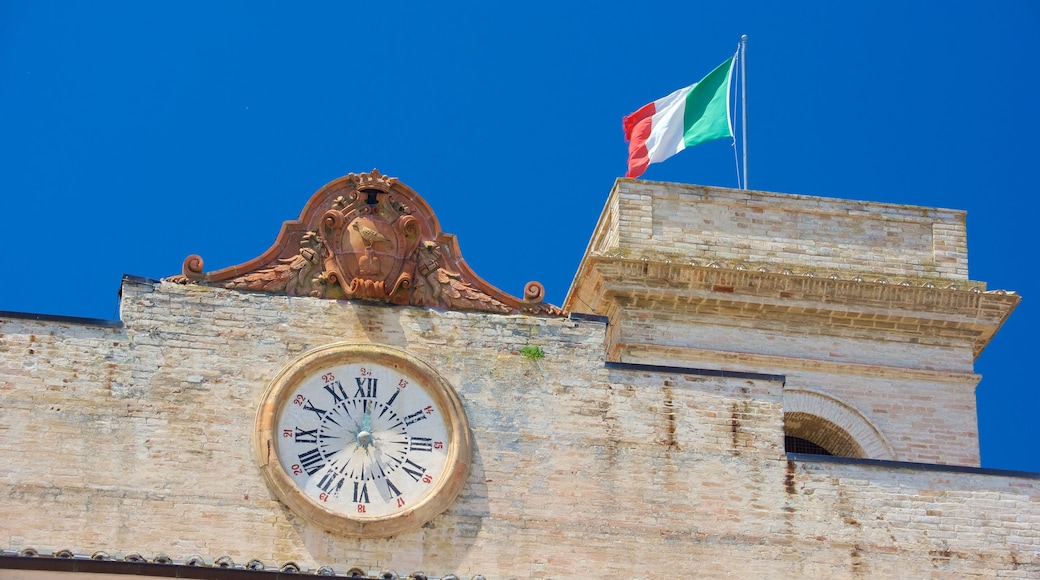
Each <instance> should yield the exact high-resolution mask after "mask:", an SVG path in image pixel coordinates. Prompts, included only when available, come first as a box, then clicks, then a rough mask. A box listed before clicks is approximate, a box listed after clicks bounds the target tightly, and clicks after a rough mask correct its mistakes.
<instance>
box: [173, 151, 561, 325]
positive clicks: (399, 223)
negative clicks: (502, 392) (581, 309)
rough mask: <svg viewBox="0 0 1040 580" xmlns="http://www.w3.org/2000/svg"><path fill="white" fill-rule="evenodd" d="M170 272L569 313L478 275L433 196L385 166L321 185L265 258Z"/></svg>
mask: <svg viewBox="0 0 1040 580" xmlns="http://www.w3.org/2000/svg"><path fill="white" fill-rule="evenodd" d="M171 280H173V281H175V282H179V283H184V284H190V283H193V284H204V285H208V286H221V287H225V288H236V289H241V290H256V291H262V292H271V293H275V294H285V295H288V296H314V297H319V298H332V299H352V300H368V301H376V302H386V303H391V304H411V305H415V306H427V307H432V308H440V309H445V310H476V311H482V312H499V313H503V314H505V313H529V314H542V315H550V316H561V315H562V312H561V311H560V309H559V308H557V307H556V306H553V305H551V304H545V303H544V302H542V299H543V297H544V294H545V292H544V289H543V288H542V285H541V284H539V283H537V282H528V283H527V287H526V288H525V289H524V298H523V299H520V298H516V297H514V296H510V295H509V294H506V293H505V292H502V291H501V290H499V289H498V288H495V287H494V286H492V285H491V284H488V283H487V282H485V281H484V280H483V279H481V278H480V277H479V276H477V275H476V274H475V273H473V271H472V270H470V268H469V266H467V265H466V262H465V261H464V260H463V259H462V254H461V253H460V252H459V248H458V242H457V240H456V238H455V236H453V235H451V234H445V233H443V232H441V230H440V224H439V223H438V222H437V217H436V216H435V215H434V213H433V211H432V210H431V209H430V207H429V205H427V204H426V201H425V200H423V199H422V198H421V197H419V194H417V193H415V192H414V191H413V190H412V189H411V188H409V187H408V186H406V185H404V184H402V183H401V182H399V181H398V180H397V179H396V178H393V177H387V176H384V175H382V174H380V173H379V171H377V170H372V172H371V173H361V174H355V173H351V174H349V175H347V176H345V177H341V178H339V179H337V180H335V181H332V182H331V183H329V184H327V185H325V186H324V187H322V188H321V189H319V190H318V191H317V193H315V194H314V195H313V196H312V197H311V199H310V201H308V202H307V205H306V206H304V208H303V212H302V213H301V214H300V219H299V220H295V221H288V222H285V223H284V224H283V225H282V230H281V232H280V233H279V234H278V238H277V240H275V243H274V245H273V246H271V248H269V249H268V250H267V251H266V252H264V253H263V254H262V255H261V256H259V257H257V258H255V259H253V260H250V261H248V262H246V263H244V264H239V265H237V266H232V267H230V268H224V269H223V270H217V271H215V272H203V262H202V258H201V257H199V256H198V255H191V256H188V257H187V258H186V259H185V260H184V267H183V273H182V274H181V275H179V276H174V277H172V278H171Z"/></svg>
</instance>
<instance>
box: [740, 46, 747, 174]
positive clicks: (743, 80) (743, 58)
mask: <svg viewBox="0 0 1040 580" xmlns="http://www.w3.org/2000/svg"><path fill="white" fill-rule="evenodd" d="M740 100H741V103H740V110H741V112H742V115H743V116H742V118H741V122H740V125H741V127H743V133H744V138H743V141H744V189H747V188H748V187H747V35H746V34H744V35H742V36H741V37H740Z"/></svg>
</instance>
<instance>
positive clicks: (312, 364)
mask: <svg viewBox="0 0 1040 580" xmlns="http://www.w3.org/2000/svg"><path fill="white" fill-rule="evenodd" d="M257 435H258V440H257V450H258V453H259V454H260V458H259V459H260V467H261V470H262V471H263V473H264V476H265V477H266V479H267V480H268V483H269V484H270V485H271V486H272V488H273V489H274V491H275V492H276V494H277V495H278V496H279V498H280V499H282V500H283V501H284V502H285V503H287V504H288V505H289V507H290V508H292V509H293V510H294V511H295V512H297V513H298V514H300V515H301V516H303V517H305V518H307V519H309V520H311V521H314V522H316V523H319V524H321V525H322V526H323V527H325V528H326V529H331V530H333V531H341V532H344V533H347V534H350V535H359V536H368V535H388V534H391V533H396V532H398V531H402V530H404V529H408V528H411V527H415V526H417V525H420V524H422V523H423V522H424V521H426V520H428V519H429V518H431V517H433V516H434V515H436V514H437V513H439V512H440V511H442V510H443V509H444V508H446V507H447V505H448V504H449V503H450V502H451V501H452V500H453V499H454V498H455V496H456V495H457V494H458V491H459V490H460V489H461V487H462V484H463V483H464V480H465V476H466V472H467V469H468V461H469V455H470V442H469V429H468V426H467V424H466V418H465V413H464V411H463V409H462V406H461V403H460V402H459V400H458V397H457V396H456V395H455V393H454V391H453V390H452V389H451V387H450V386H449V385H448V384H447V383H446V382H445V381H443V379H441V378H440V376H439V375H437V374H436V372H434V371H433V369H431V368H429V367H428V366H426V365H425V363H421V362H420V361H418V360H417V359H414V358H413V357H411V356H410V355H408V354H407V353H405V352H403V351H398V350H396V349H390V348H389V347H378V346H373V345H348V344H338V345H330V346H327V347H322V348H319V349H316V350H314V351H311V352H310V353H308V354H306V355H304V356H303V357H301V358H300V359H298V360H297V361H294V362H293V363H290V364H289V365H287V366H286V367H285V368H284V369H283V370H282V372H281V373H279V375H278V377H276V379H275V380H274V381H272V384H271V385H270V386H269V387H268V391H267V393H266V394H265V401H264V403H263V404H262V405H261V409H260V412H259V414H258V416H257Z"/></svg>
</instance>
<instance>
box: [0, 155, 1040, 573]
mask: <svg viewBox="0 0 1040 580" xmlns="http://www.w3.org/2000/svg"><path fill="white" fill-rule="evenodd" d="M965 240H966V232H965V224H964V214H963V212H959V211H955V210H945V209H933V208H919V207H910V206H900V205H890V204H877V203H865V202H853V201H845V200H837V199H824V198H815V197H804V196H793V195H780V194H772V193H764V192H749V191H736V190H729V189H721V188H708V187H698V186H690V185H680V184H665V183H652V182H646V181H637V180H627V179H622V180H618V182H617V183H616V185H615V187H614V189H613V191H612V192H611V193H610V194H609V196H608V198H607V203H606V206H605V208H604V210H603V213H602V215H601V217H600V221H599V223H598V225H597V227H596V230H595V232H594V234H593V238H592V241H591V242H590V244H589V247H588V250H587V252H586V255H585V257H584V258H583V260H582V262H581V264H579V265H577V274H576V276H575V279H574V284H573V286H572V288H571V290H570V292H569V294H568V296H567V298H566V301H565V303H564V304H563V305H562V307H557V306H553V305H550V304H546V303H545V302H543V300H542V295H543V291H542V287H541V285H539V284H538V283H536V282H531V283H529V284H528V285H527V287H526V288H524V289H523V291H522V296H520V297H517V296H512V295H510V294H508V293H506V292H503V291H501V290H499V289H497V288H495V287H494V286H492V285H491V284H489V283H488V282H486V281H485V280H483V279H482V278H481V277H480V276H479V275H478V274H477V273H475V272H473V271H472V270H471V269H470V268H469V266H468V265H467V264H466V262H465V260H463V257H462V252H461V249H460V248H459V245H458V243H457V241H456V239H455V238H454V236H452V235H450V234H449V233H445V232H443V231H441V229H440V225H439V223H438V221H437V219H436V215H435V214H434V212H433V210H432V208H430V207H429V205H428V204H427V203H426V202H425V201H424V200H423V199H422V197H421V196H420V195H419V194H418V193H417V192H415V191H413V190H412V189H410V188H409V187H407V186H406V185H404V184H403V183H401V182H400V181H398V180H397V179H394V178H390V177H387V176H384V175H381V174H379V173H378V172H375V171H373V172H372V173H364V174H350V175H348V176H346V177H343V178H340V179H337V180H335V181H333V182H331V183H329V184H327V185H326V186H324V187H322V188H321V189H319V190H318V191H317V192H316V193H315V194H314V195H313V196H312V197H311V198H310V201H308V202H307V203H306V204H305V205H304V208H303V211H302V212H301V214H300V217H299V219H297V220H293V221H289V222H286V223H285V224H284V226H283V227H282V229H281V231H280V232H279V233H278V234H277V235H276V236H275V239H274V242H273V244H272V245H271V247H270V248H269V249H267V250H266V251H264V252H262V253H261V254H260V255H259V256H258V257H257V258H255V259H253V260H250V261H249V262H246V263H243V264H239V265H236V266H232V267H229V268H224V269H220V270H216V271H207V270H206V269H205V267H204V265H203V261H202V259H201V258H200V257H198V256H190V257H188V258H187V260H185V262H184V264H183V268H182V273H181V274H179V275H176V276H172V277H170V278H167V279H165V280H148V279H143V278H137V277H132V276H127V277H126V278H124V280H123V286H122V294H121V309H120V320H119V321H99V320H85V319H74V318H59V317H48V316H42V315H32V314H18V313H0V430H2V437H0V459H2V460H3V461H2V462H0V482H2V483H3V492H2V493H3V494H4V496H3V497H4V499H3V504H2V507H3V511H2V513H3V515H2V516H0V540H2V545H0V549H2V552H0V579H5V578H11V579H19V580H23V579H24V580H35V579H43V578H71V577H72V576H73V575H77V574H80V575H86V576H88V577H91V578H102V577H103V576H104V577H112V575H125V574H133V575H141V576H155V577H168V576H178V577H188V578H217V579H221V580H223V579H228V580H247V579H248V578H249V577H252V576H255V577H256V578H257V579H261V578H269V577H273V575H274V574H277V573H301V574H318V575H335V576H345V577H368V578H386V579H391V578H404V577H411V578H415V579H420V578H445V579H446V578H450V577H455V578H478V577H485V578H579V577H588V576H592V575H595V576H597V577H598V576H607V577H618V578H663V577H679V576H682V577H697V576H703V577H719V576H727V575H733V574H735V573H736V574H740V575H741V576H746V577H769V578H774V577H777V578H782V577H805V576H811V577H834V578H852V577H859V576H864V577H891V578H906V577H925V576H935V575H938V576H969V575H979V576H996V575H1001V574H1003V575H1007V576H1014V575H1016V574H1017V575H1020V576H1023V577H1029V576H1035V575H1037V574H1040V532H1038V531H1037V530H1040V490H1038V483H1040V477H1038V476H1037V474H1028V473H1015V472H1000V471H994V470H987V469H981V468H979V452H978V430H977V425H976V419H975V401H974V387H975V385H976V384H977V382H978V380H979V377H978V376H977V375H976V374H975V373H974V369H973V365H974V360H975V358H976V357H977V356H978V354H979V353H980V352H981V351H982V349H983V348H985V346H986V345H987V343H988V342H989V341H990V340H991V338H992V337H993V335H994V333H995V332H996V331H997V330H998V329H999V327H1000V325H1001V324H1002V323H1003V322H1004V320H1006V318H1007V317H1008V316H1009V315H1010V313H1011V311H1012V310H1013V309H1014V307H1015V306H1016V305H1017V303H1018V301H1019V297H1018V296H1017V295H1015V294H1014V293H1013V292H1006V291H1002V290H990V289H988V288H987V287H986V286H985V284H984V283H982V282H979V281H972V280H971V279H970V278H969V276H968V270H967V246H966V241H965ZM98 574H101V575H103V576H98Z"/></svg>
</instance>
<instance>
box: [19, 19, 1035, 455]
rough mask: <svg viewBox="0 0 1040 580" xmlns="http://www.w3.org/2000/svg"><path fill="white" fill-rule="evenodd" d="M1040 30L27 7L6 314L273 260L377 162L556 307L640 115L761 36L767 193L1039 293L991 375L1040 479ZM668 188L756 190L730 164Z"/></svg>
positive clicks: (988, 409) (695, 168) (1008, 449)
mask: <svg viewBox="0 0 1040 580" xmlns="http://www.w3.org/2000/svg"><path fill="white" fill-rule="evenodd" d="M790 4H793V6H792V5H790ZM650 10H653V13H649V11H650ZM1037 25H1040V3H1036V2H1031V1H1030V2H1026V1H1023V2H992V3H981V2H938V1H937V2H928V3H922V2H891V1H883V2H859V3H850V2H832V1H827V2H822V1H821V2H808V3H781V2H729V3H722V2H712V3H696V2H689V1H682V2H657V3H653V4H652V8H651V5H647V4H644V3H636V2H609V1H608V2H604V1H600V2H584V3H557V2H546V3H541V2H527V3H515V4H514V3H510V4H506V3H498V2H487V1H483V2H476V3H471V4H452V3H429V2H415V3H409V2H394V3H382V2H364V3H361V2H336V3H331V2H327V3H321V2H319V3H288V2H286V3H282V2H272V1H267V2H259V1H258V2H232V1H226V2H97V3H82V2H48V1H32V2H29V1H7V2H3V3H0V108H2V110H3V111H4V115H3V117H2V120H0V223H2V228H0V241H2V243H3V245H4V247H5V248H6V258H7V260H8V266H7V267H6V268H4V269H3V270H2V273H0V310H8V311H20V312H34V313H49V314H62V315H69V316H82V317H92V318H116V317H117V307H118V298H117V291H118V289H119V284H120V277H121V275H122V274H123V273H129V274H134V275H138V276H146V277H151V278H160V277H164V276H168V275H171V274H177V273H179V272H180V269H181V263H182V261H183V260H184V258H185V256H187V255H189V254H192V253H198V254H200V255H202V257H203V258H204V259H205V260H206V269H207V270H213V269H218V268H222V267H225V266H230V265H234V264H238V263H240V262H243V261H246V260H248V259H251V258H253V257H255V256H257V255H258V254H259V253H261V252H262V251H263V250H265V249H267V248H268V247H269V246H270V244H271V243H272V242H273V240H274V237H275V235H276V234H277V232H278V228H279V226H280V224H281V223H282V222H283V221H285V220H288V219H294V218H296V217H297V216H298V214H299V211H300V209H301V208H302V206H303V204H304V202H305V201H306V200H307V199H308V198H309V197H310V195H311V194H312V193H313V192H314V191H315V190H317V189H318V188H319V187H321V186H322V185H323V184H325V183H326V182H328V181H330V180H332V179H334V178H336V177H339V176H341V175H345V174H346V173H349V172H351V171H353V172H361V171H368V170H371V169H372V168H373V167H378V168H379V169H380V170H381V171H383V172H384V173H387V174H390V175H393V176H396V177H399V178H400V179H401V180H402V181H404V182H405V183H406V184H408V185H410V186H411V187H412V188H414V189H415V190H416V191H418V192H419V193H420V195H422V196H424V197H425V198H426V199H427V201H429V203H430V205H431V206H432V207H433V208H434V210H435V211H437V213H438V216H439V217H440V221H441V225H442V226H443V228H444V229H445V231H448V232H451V233H455V234H457V235H458V237H459V241H460V245H461V248H462V252H463V255H464V256H465V258H466V260H467V261H468V262H469V264H470V265H471V266H472V267H473V268H474V270H475V271H476V272H477V273H478V274H480V275H481V276H483V277H484V278H485V279H487V280H488V281H489V282H491V283H492V284H494V285H496V286H498V287H499V288H502V289H503V290H506V291H508V292H511V293H513V294H521V293H522V288H523V284H524V283H525V282H526V281H527V280H531V279H537V280H540V281H541V282H543V283H544V284H545V287H546V290H547V294H548V298H549V300H550V301H551V302H553V303H556V304H560V303H562V301H563V298H564V296H565V294H566V292H567V288H568V287H569V285H570V282H571V278H572V277H573V275H574V272H575V270H576V268H577V265H578V262H579V260H580V258H581V256H582V253H583V252H584V250H585V245H586V243H587V242H588V239H589V236H590V234H591V232H592V228H593V226H594V225H595V222H596V219H597V218H598V216H599V212H600V209H601V208H602V205H603V202H604V200H605V199H606V196H607V193H608V192H609V191H610V188H611V185H612V184H613V182H614V180H615V178H617V177H618V176H621V175H623V174H624V172H625V159H626V148H625V143H624V141H623V138H622V132H621V117H622V116H623V115H625V114H627V113H630V112H632V111H634V110H635V109H637V108H638V107H640V106H642V105H644V104H646V103H647V102H649V101H651V100H653V99H655V98H658V97H661V96H664V95H666V94H667V93H669V92H671V91H672V90H674V89H676V88H679V87H681V86H684V85H687V84H690V83H692V82H694V81H696V80H698V79H699V78H701V77H702V76H703V75H705V74H706V73H707V72H708V71H710V70H711V69H712V68H714V67H715V66H716V65H718V64H719V63H721V62H722V61H723V60H725V59H726V58H728V57H729V56H730V55H731V54H732V53H733V51H734V50H735V48H736V45H737V43H738V41H739V39H740V35H741V34H747V35H748V36H749V49H748V89H749V116H750V121H749V128H750V133H751V137H750V161H751V168H750V185H751V187H752V189H761V190H768V191H778V192H787V193H800V194H809V195H822V196H830V197H841V198H848V199H859V200H872V201H884V202H893V203H906V204H915V205H924V206H941V207H950V208H957V209H965V210H967V211H968V234H969V248H970V250H969V251H970V264H969V266H970V274H971V277H972V279H976V280H983V281H985V282H987V283H988V284H989V285H990V287H991V288H993V289H997V288H1001V289H1007V290H1014V291H1018V292H1020V293H1021V294H1023V295H1024V300H1023V302H1022V304H1021V305H1020V306H1019V308H1018V310H1017V311H1016V312H1015V313H1014V314H1013V315H1012V317H1011V319H1010V321H1009V322H1008V323H1007V324H1006V325H1005V327H1004V328H1003V330H1002V331H1001V332H1000V333H999V334H998V336H997V338H996V339H995V340H994V341H993V342H992V343H991V344H990V347H989V349H988V350H987V351H986V352H985V353H984V354H983V355H982V356H981V357H980V358H979V360H978V362H977V371H978V372H979V373H980V374H982V375H983V376H984V377H985V378H984V379H983V381H982V382H981V383H980V385H979V387H978V390H977V394H978V401H979V415H980V431H981V441H982V458H983V465H984V466H987V467H995V468H1007V469H1019V470H1030V471H1040V421H1038V420H1037V419H1036V417H1037V413H1038V411H1040V389H1038V387H1037V385H1036V380H1035V378H1034V375H1035V370H1034V365H1033V360H1032V357H1033V356H1036V354H1035V352H1034V348H1035V346H1036V329H1037V328H1038V325H1040V314H1038V312H1040V311H1038V308H1040V291H1038V290H1040V283H1038V282H1037V279H1036V275H1035V271H1036V265H1035V253H1036V250H1037V244H1036V242H1035V241H1034V240H1035V238H1034V235H1035V231H1036V225H1035V222H1036V216H1037V210H1038V202H1037V200H1036V190H1037V185H1038V180H1037V177H1036V176H1035V171H1034V166H1035V164H1036V158H1037V156H1038V153H1040V147H1038V145H1037V143H1038V141H1037V140H1038V135H1040V107H1038V105H1037V104H1038V103H1040V84H1038V83H1040V81H1038V74H1037V73H1038V63H1040V36H1038V35H1037V34H1036V33H1035V30H1036V28H1037ZM644 178H646V179H652V180H662V181H678V182H685V183H697V184H706V185H721V186H728V187H734V186H735V185H736V178H735V168H734V164H733V152H732V149H731V146H730V144H729V143H728V142H726V141H718V142H714V143H709V144H707V145H702V146H700V147H697V148H694V149H691V150H688V151H685V152H683V153H680V154H679V155H677V156H675V157H673V158H672V159H670V160H668V161H666V162H664V163H662V164H657V165H652V166H651V167H650V169H649V170H648V171H647V173H646V174H645V175H644Z"/></svg>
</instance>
